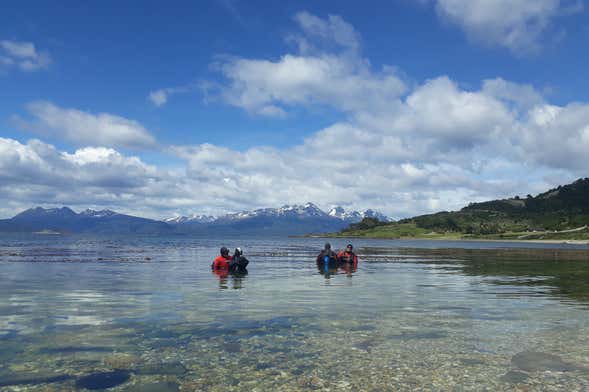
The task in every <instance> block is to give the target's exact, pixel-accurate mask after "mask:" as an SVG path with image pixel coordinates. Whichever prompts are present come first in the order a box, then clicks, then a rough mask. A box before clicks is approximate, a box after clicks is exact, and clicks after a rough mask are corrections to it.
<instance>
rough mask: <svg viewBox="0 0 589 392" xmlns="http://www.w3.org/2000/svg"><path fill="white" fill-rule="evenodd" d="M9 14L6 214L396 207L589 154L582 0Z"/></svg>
mask: <svg viewBox="0 0 589 392" xmlns="http://www.w3.org/2000/svg"><path fill="white" fill-rule="evenodd" d="M0 22H1V23H0V189H1V190H2V192H1V193H2V196H0V199H1V200H0V201H1V202H2V203H1V204H2V206H3V207H0V216H4V217H6V216H10V215H12V214H13V213H14V212H15V211H18V210H19V209H22V208H28V207H30V206H32V205H46V206H54V205H70V206H72V207H73V208H75V209H81V208H86V207H92V208H112V209H117V210H120V211H124V212H128V213H135V214H140V215H144V216H150V217H155V218H162V217H166V216H168V215H174V214H189V213H210V214H221V213H223V212H232V211H238V210H242V209H250V208H256V207H266V206H280V205H282V204H286V203H303V202H306V201H313V202H315V203H317V204H319V205H320V206H321V207H324V208H328V207H330V206H332V205H336V204H337V205H343V206H344V207H346V208H355V209H365V208H376V209H379V210H382V211H384V212H385V213H388V214H390V215H392V216H395V217H403V216H411V215H414V214H421V213H427V212H432V211H437V210H441V209H456V208H460V207H461V206H462V205H464V204H465V203H467V202H469V201H473V200H485V199H489V198H496V197H508V196H512V195H515V194H516V193H521V194H526V193H535V192H540V191H543V190H545V189H546V188H547V187H551V186H555V185H559V184H562V183H566V182H569V181H571V180H573V179H575V178H578V177H585V176H587V172H588V169H589V166H588V164H587V163H586V161H587V160H586V159H585V156H586V153H587V152H589V103H588V102H589V97H588V96H587V95H588V91H589V77H587V76H588V75H587V71H586V64H588V63H589V61H588V60H589V54H588V53H589V50H587V49H588V48H587V44H588V42H589V23H588V22H589V18H588V17H587V9H586V4H585V3H584V2H583V1H573V0H571V1H568V0H561V1H558V0H519V1H507V0H492V1H491V0H473V1H467V0H413V1H411V0H392V1H390V0H389V1H368V2H362V3H361V4H360V3H357V2H335V1H334V2H331V1H324V2H311V1H309V2H301V1H297V2H270V1H255V2H244V1H237V0H214V1H208V2H207V1H202V2H189V1H186V2H182V1H178V2H176V1H172V2H166V3H161V2H146V1H137V2H131V1H129V2H124V3H121V2H110V1H103V2H100V3H94V4H91V5H87V4H83V5H82V4H80V3H79V2H73V1H71V2H69V1H62V2H37V1H36V2H27V1H19V2H6V3H5V4H3V10H2V13H1V14H0Z"/></svg>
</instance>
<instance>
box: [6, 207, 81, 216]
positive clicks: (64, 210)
mask: <svg viewBox="0 0 589 392" xmlns="http://www.w3.org/2000/svg"><path fill="white" fill-rule="evenodd" d="M50 215H51V216H62V217H69V216H75V215H76V213H75V212H74V211H72V210H71V209H70V208H68V207H61V208H43V207H34V208H29V209H28V210H25V211H23V212H21V213H20V214H17V215H16V216H15V217H14V218H36V217H45V216H50Z"/></svg>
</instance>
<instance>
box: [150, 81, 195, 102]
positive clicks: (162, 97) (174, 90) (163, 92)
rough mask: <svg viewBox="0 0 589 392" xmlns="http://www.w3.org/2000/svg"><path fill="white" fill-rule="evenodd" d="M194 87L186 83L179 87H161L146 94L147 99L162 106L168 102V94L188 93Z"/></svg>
mask: <svg viewBox="0 0 589 392" xmlns="http://www.w3.org/2000/svg"><path fill="white" fill-rule="evenodd" d="M194 89H195V86H194V85H192V84H188V85H186V86H180V87H168V88H161V89H159V90H154V91H151V92H150V93H149V94H148V95H147V99H148V100H149V101H150V102H151V103H152V104H154V105H155V106H157V107H160V106H164V105H165V104H166V103H168V100H169V99H170V96H172V95H176V94H180V93H188V92H190V91H192V90H194Z"/></svg>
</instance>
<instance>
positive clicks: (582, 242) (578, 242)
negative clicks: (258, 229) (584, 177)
mask: <svg viewBox="0 0 589 392" xmlns="http://www.w3.org/2000/svg"><path fill="white" fill-rule="evenodd" d="M301 237H305V238H354V239H370V240H387V241H390V240H401V241H440V242H451V241H464V242H510V243H520V244H556V245H589V240H573V239H570V240H564V239H563V240H554V239H552V240H548V239H546V240H539V239H535V240H526V239H521V240H518V239H489V238H440V237H438V238H427V237H390V238H385V237H371V236H360V235H359V236H354V235H333V234H332V235H330V234H308V235H304V236H301Z"/></svg>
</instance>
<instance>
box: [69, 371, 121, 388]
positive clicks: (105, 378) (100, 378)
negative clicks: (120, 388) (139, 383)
mask: <svg viewBox="0 0 589 392" xmlns="http://www.w3.org/2000/svg"><path fill="white" fill-rule="evenodd" d="M130 377H131V376H130V374H129V372H126V371H122V370H115V371H114V372H104V373H92V374H89V375H87V376H84V377H82V378H80V379H78V381H76V387H78V388H86V389H106V388H112V387H116V386H117V385H121V384H123V383H125V382H127V381H128V380H129V378H130Z"/></svg>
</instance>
